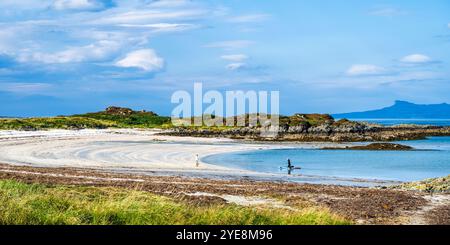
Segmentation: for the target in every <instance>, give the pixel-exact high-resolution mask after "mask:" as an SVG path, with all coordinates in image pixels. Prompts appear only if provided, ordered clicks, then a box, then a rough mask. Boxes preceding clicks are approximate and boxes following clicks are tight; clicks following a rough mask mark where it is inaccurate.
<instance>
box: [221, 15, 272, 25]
mask: <svg viewBox="0 0 450 245" xmlns="http://www.w3.org/2000/svg"><path fill="white" fill-rule="evenodd" d="M269 17H270V15H267V14H249V15H241V16H236V17H232V18H230V19H228V21H229V22H232V23H250V22H261V21H264V20H267V19H268V18H269Z"/></svg>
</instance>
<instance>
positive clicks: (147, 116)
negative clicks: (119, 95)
mask: <svg viewBox="0 0 450 245" xmlns="http://www.w3.org/2000/svg"><path fill="white" fill-rule="evenodd" d="M74 117H81V118H87V119H96V120H100V121H107V122H114V123H115V124H116V126H117V127H123V128H130V127H134V128H154V127H159V126H162V125H164V124H169V123H170V117H164V116H158V115H155V114H153V113H148V112H137V111H133V112H132V113H131V114H130V115H115V114H109V113H107V112H96V113H86V114H81V115H74Z"/></svg>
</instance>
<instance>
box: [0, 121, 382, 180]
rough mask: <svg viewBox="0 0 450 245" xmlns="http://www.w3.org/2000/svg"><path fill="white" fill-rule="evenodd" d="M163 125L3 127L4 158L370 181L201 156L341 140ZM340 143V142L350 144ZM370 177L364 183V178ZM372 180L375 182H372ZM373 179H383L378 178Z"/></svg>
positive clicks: (0, 152) (149, 170)
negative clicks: (278, 139) (221, 134)
mask: <svg viewBox="0 0 450 245" xmlns="http://www.w3.org/2000/svg"><path fill="white" fill-rule="evenodd" d="M159 132H161V131H159V130H134V129H106V130H50V131H32V132H26V131H0V163H8V164H15V165H29V166H35V167H77V168H93V169H100V170H110V171H119V172H127V173H131V172H135V173H142V174H157V175H187V176H197V177H212V178H225V177H226V178H228V177H231V178H234V177H238V178H240V177H244V176H245V177H252V178H257V179H264V180H289V181H291V180H292V181H298V182H310V183H311V182H313V183H331V184H334V183H342V184H352V185H353V184H354V183H356V185H366V184H367V183H369V182H366V180H359V179H343V178H335V177H332V176H328V177H325V176H307V175H293V176H287V175H286V174H282V173H280V174H275V173H274V174H268V173H256V172H250V171H246V170H239V169H230V168H225V167H221V166H216V165H211V164H207V163H204V162H200V166H199V167H196V166H195V165H196V162H195V155H196V154H198V155H199V157H200V159H201V158H203V157H206V156H208V155H212V154H219V153H229V152H238V151H250V150H258V149H275V148H321V147H331V146H337V144H336V143H274V144H257V143H243V142H242V141H236V140H231V139H218V138H194V137H176V136H161V135H156V134H157V133H159ZM345 145H347V144H344V145H342V144H341V145H340V146H345ZM363 182H364V183H363ZM371 184H372V183H371ZM373 184H377V185H378V184H380V182H379V181H374V182H373Z"/></svg>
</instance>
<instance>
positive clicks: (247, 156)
mask: <svg viewBox="0 0 450 245" xmlns="http://www.w3.org/2000/svg"><path fill="white" fill-rule="evenodd" d="M371 122H376V123H380V124H384V125H396V124H408V123H413V124H420V125H441V126H442V125H449V126H450V120H422V119H416V120H413V119H404V120H399V119H391V120H388V119H382V120H381V119H380V120H372V121H371ZM394 143H399V144H403V145H409V146H412V147H414V148H415V150H413V151H354V150H321V149H304V148H289V149H270V150H255V151H248V152H237V153H225V154H218V155H211V156H207V157H205V158H203V159H202V161H204V162H206V163H210V164H216V165H220V166H224V167H229V168H235V169H243V170H250V171H255V172H261V173H271V174H277V175H284V174H288V173H286V168H285V167H286V165H287V159H290V160H291V163H292V165H294V166H296V167H300V168H301V169H299V170H294V171H292V173H290V175H293V176H295V175H299V176H301V175H303V176H317V177H321V178H323V179H327V178H337V179H363V180H381V181H393V182H408V181H418V180H423V179H427V178H434V177H441V176H447V175H449V174H450V137H429V138H427V139H423V140H412V141H399V142H394ZM356 144H358V143H356ZM360 144H367V143H363V142H361V143H360ZM318 179H320V178H318ZM315 182H317V180H315Z"/></svg>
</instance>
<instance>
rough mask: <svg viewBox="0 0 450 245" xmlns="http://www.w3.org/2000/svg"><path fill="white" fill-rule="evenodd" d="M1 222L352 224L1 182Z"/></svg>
mask: <svg viewBox="0 0 450 245" xmlns="http://www.w3.org/2000/svg"><path fill="white" fill-rule="evenodd" d="M0 203H1V205H0V224H61V225H62V224H76V225H79V224H81V225H84V224H95V225H107V224H108V225H109V224H112V225H138V224H145V225H156V224H158V225H166V224H262V225H264V224H349V223H350V222H349V221H347V220H345V219H344V218H342V217H339V216H337V215H334V214H331V213H330V212H329V211H328V210H326V209H320V208H303V209H300V210H298V211H292V210H288V209H273V208H268V207H241V206H237V205H231V204H211V205H208V206H195V205H193V204H189V203H186V202H182V201H175V200H174V199H171V198H168V197H163V196H158V195H154V194H151V193H148V192H143V191H138V190H126V189H120V188H111V187H69V186H44V185H40V184H24V183H21V182H17V181H13V180H1V181H0Z"/></svg>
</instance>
